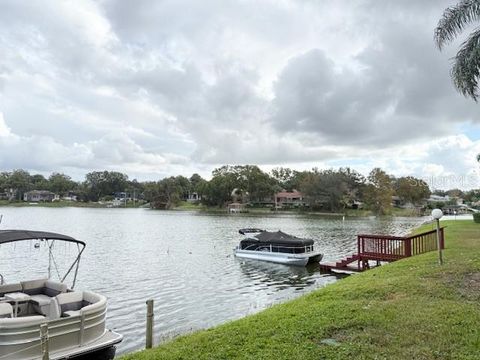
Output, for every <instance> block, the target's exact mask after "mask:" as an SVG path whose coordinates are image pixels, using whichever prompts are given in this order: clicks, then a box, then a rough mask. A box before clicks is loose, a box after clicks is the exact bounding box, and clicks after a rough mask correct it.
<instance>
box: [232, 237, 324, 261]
mask: <svg viewBox="0 0 480 360" xmlns="http://www.w3.org/2000/svg"><path fill="white" fill-rule="evenodd" d="M239 233H240V234H242V235H245V236H246V238H245V239H243V240H242V241H240V244H239V245H238V246H237V247H236V248H235V249H234V253H235V256H237V257H240V258H246V259H253V260H261V261H268V262H274V263H279V264H285V265H294V266H306V265H307V264H309V263H318V262H320V260H321V259H322V257H323V255H322V254H321V253H320V252H319V251H315V249H314V246H315V244H314V241H313V240H311V239H302V238H299V237H296V236H293V235H289V234H286V233H284V232H282V231H276V232H270V231H266V230H261V229H251V228H249V229H240V230H239Z"/></svg>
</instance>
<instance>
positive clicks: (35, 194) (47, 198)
mask: <svg viewBox="0 0 480 360" xmlns="http://www.w3.org/2000/svg"><path fill="white" fill-rule="evenodd" d="M56 198H57V197H56V196H55V194H54V193H53V192H51V191H47V190H32V191H28V192H26V193H24V194H23V201H29V202H40V201H42V202H52V201H53V200H54V199H56Z"/></svg>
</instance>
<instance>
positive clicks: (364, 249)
mask: <svg viewBox="0 0 480 360" xmlns="http://www.w3.org/2000/svg"><path fill="white" fill-rule="evenodd" d="M443 230H444V228H443V227H442V228H440V246H441V248H442V249H444V248H445V240H444V231H443ZM433 250H437V235H436V230H432V231H427V232H424V233H421V234H417V235H413V236H386V235H358V236H357V253H356V254H353V255H351V256H348V257H346V258H344V259H342V260H339V261H337V262H323V263H320V270H322V271H335V270H337V271H347V272H360V271H364V270H368V269H370V267H371V265H370V262H371V261H375V262H376V265H377V266H378V265H380V264H381V263H382V262H392V261H396V260H400V259H404V258H407V257H410V256H414V255H419V254H423V253H426V252H429V251H433Z"/></svg>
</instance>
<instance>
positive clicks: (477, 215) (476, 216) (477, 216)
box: [473, 212, 480, 223]
mask: <svg viewBox="0 0 480 360" xmlns="http://www.w3.org/2000/svg"><path fill="white" fill-rule="evenodd" d="M473 221H475V222H476V223H480V212H476V213H473Z"/></svg>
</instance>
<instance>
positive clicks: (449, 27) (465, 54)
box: [435, 0, 480, 101]
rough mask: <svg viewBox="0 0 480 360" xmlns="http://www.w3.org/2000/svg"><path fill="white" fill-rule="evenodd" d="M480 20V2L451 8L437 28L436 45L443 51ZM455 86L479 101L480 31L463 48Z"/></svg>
mask: <svg viewBox="0 0 480 360" xmlns="http://www.w3.org/2000/svg"><path fill="white" fill-rule="evenodd" d="M479 19H480V0H462V1H460V2H459V3H458V4H457V5H454V6H452V7H449V8H447V9H446V10H445V11H444V13H443V16H442V18H441V19H440V21H439V22H438V25H437V28H436V29H435V42H436V43H437V46H438V48H439V49H440V50H442V49H443V47H444V46H445V45H446V44H447V43H450V42H451V41H453V40H454V39H455V38H456V37H457V36H458V35H460V33H461V32H462V31H463V30H464V29H465V28H466V27H468V26H470V25H472V24H473V23H475V22H477V21H478V20H479ZM451 76H452V80H453V84H454V85H455V87H456V88H457V90H458V91H460V92H461V93H462V94H463V95H464V96H467V97H471V98H473V99H474V100H475V101H477V98H478V95H479V94H478V81H479V77H480V28H476V29H475V30H473V32H472V33H471V34H470V35H469V36H468V38H467V40H465V41H464V42H463V43H462V45H461V46H460V50H459V51H458V53H457V55H456V56H455V58H454V60H453V66H452V70H451Z"/></svg>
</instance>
